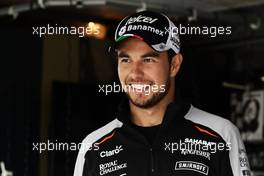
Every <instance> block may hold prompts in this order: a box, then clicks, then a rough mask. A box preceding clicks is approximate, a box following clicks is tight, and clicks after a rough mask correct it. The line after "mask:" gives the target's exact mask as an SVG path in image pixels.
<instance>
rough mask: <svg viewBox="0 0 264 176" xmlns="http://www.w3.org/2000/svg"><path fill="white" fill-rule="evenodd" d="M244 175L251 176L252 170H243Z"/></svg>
mask: <svg viewBox="0 0 264 176" xmlns="http://www.w3.org/2000/svg"><path fill="white" fill-rule="evenodd" d="M242 174H243V176H251V173H250V170H242Z"/></svg>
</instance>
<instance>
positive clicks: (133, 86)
mask: <svg viewBox="0 0 264 176" xmlns="http://www.w3.org/2000/svg"><path fill="white" fill-rule="evenodd" d="M127 85H128V86H129V87H130V91H133V92H137V93H141V92H146V91H148V90H149V89H150V86H151V85H152V83H129V84H127Z"/></svg>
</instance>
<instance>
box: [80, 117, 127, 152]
mask: <svg viewBox="0 0 264 176" xmlns="http://www.w3.org/2000/svg"><path fill="white" fill-rule="evenodd" d="M122 126H123V123H122V122H121V121H119V120H118V119H114V120H112V121H111V122H109V123H107V124H106V125H104V126H102V127H101V128H98V129H96V130H94V131H93V132H92V133H90V134H88V135H87V136H86V137H85V138H84V140H83V141H82V146H86V147H87V146H91V145H92V144H94V143H95V142H97V141H99V140H100V139H102V138H103V137H104V136H107V135H108V134H110V133H111V132H113V131H114V130H115V129H117V128H121V127H122Z"/></svg>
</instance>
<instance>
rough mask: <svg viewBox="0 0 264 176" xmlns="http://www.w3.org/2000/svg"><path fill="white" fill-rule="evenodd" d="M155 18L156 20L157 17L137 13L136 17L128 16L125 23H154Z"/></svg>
mask: <svg viewBox="0 0 264 176" xmlns="http://www.w3.org/2000/svg"><path fill="white" fill-rule="evenodd" d="M157 20H158V18H154V19H153V18H151V17H147V16H142V15H139V16H137V17H131V18H129V19H128V20H127V22H126V24H125V25H128V24H132V23H140V22H144V23H149V24H152V23H154V22H155V21H157Z"/></svg>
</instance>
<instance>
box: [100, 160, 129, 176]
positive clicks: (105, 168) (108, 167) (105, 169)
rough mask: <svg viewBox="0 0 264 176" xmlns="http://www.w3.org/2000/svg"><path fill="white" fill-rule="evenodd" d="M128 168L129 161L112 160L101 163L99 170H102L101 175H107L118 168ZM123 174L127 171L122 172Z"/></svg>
mask: <svg viewBox="0 0 264 176" xmlns="http://www.w3.org/2000/svg"><path fill="white" fill-rule="evenodd" d="M125 168H127V163H121V164H120V163H119V162H118V160H114V161H110V162H108V163H104V164H100V165H99V170H100V173H99V174H100V175H105V174H108V173H112V172H116V171H118V170H122V169H125ZM121 175H126V173H124V174H121Z"/></svg>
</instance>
